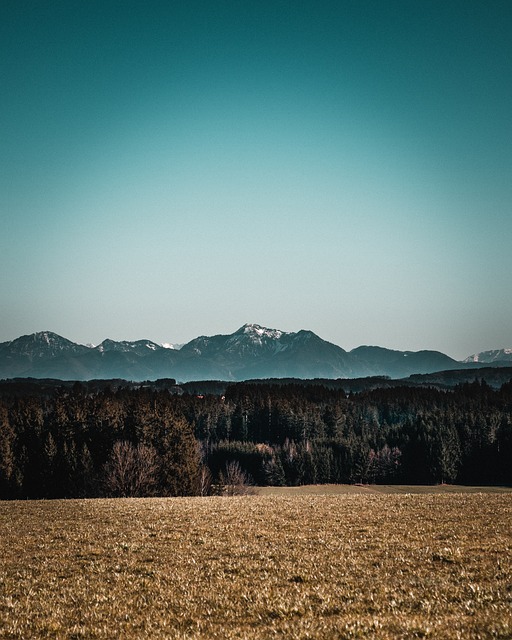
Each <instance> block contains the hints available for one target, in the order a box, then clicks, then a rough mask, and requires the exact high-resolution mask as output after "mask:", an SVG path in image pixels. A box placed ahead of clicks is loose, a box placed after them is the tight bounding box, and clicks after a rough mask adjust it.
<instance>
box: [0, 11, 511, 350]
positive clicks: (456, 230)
mask: <svg viewBox="0 0 512 640" xmlns="http://www.w3.org/2000/svg"><path fill="white" fill-rule="evenodd" d="M511 33H512V2H510V1H508V0H506V1H505V0H504V1H501V2H496V1H494V2H493V1H492V0H486V1H482V2H479V1H475V0H471V1H468V0H461V1H460V2H459V1H450V0H444V1H438V2H437V1H436V2H434V1H428V0H423V1H416V0H407V1H397V0H386V1H377V0H374V1H371V2H370V1H365V0H354V1H343V0H339V1H337V2H324V1H321V0H316V1H313V0H312V1H311V2H308V1H303V2H302V1H300V0H295V1H289V2H284V1H279V0H276V1H273V2H266V1H259V2H244V1H243V0H239V1H238V2H235V1H233V2H224V1H218V2H216V1H214V0H210V1H208V2H206V1H203V2H196V1H194V0H187V1H186V2H185V1H183V2H172V1H167V2H151V0H149V1H148V0H146V1H144V2H143V1H140V2H133V1H130V0H119V1H118V2H114V1H110V0H101V1H99V0H98V1H95V0H87V2H84V1H75V0H62V1H57V0H56V1H53V0H46V1H44V0H39V1H32V2H29V1H24V0H3V1H2V2H1V3H0V65H1V66H0V86H1V87H2V91H1V99H0V215H1V233H0V269H1V279H0V309H1V311H0V341H3V340H10V339H13V338H16V337H17V336H19V335H21V334H25V333H32V332H34V331H42V330H52V331H55V332H57V333H59V334H61V335H63V336H65V337H67V338H69V339H71V340H74V341H77V342H93V343H97V342H99V341H101V340H102V339H104V338H106V337H110V338H113V339H138V338H150V339H152V340H155V341H157V342H185V341H188V340H190V339H191V338H193V337H196V336H197V335H201V334H215V333H231V332H232V331H234V330H235V329H237V328H238V327H239V326H241V325H242V324H244V323H245V322H257V323H260V324H263V325H265V326H269V327H274V328H279V329H283V330H285V331H296V330H299V329H301V328H305V329H311V330H313V331H315V332H316V333H317V334H319V335H320V336H321V337H323V338H324V339H326V340H330V341H332V342H335V343H336V344H339V345H340V346H342V347H344V348H346V349H351V348H353V347H355V346H358V345H360V344H378V345H380V346H385V347H389V348H398V349H412V350H418V349H438V350H440V351H443V352H445V353H447V354H449V355H451V356H452V357H456V358H462V357H465V356H467V355H469V354H471V353H473V352H475V351H481V350H484V349H491V348H501V347H511V346H512V335H511V334H512V287H511V284H510V278H511V275H512V250H511V241H512V206H511V204H512V37H511Z"/></svg>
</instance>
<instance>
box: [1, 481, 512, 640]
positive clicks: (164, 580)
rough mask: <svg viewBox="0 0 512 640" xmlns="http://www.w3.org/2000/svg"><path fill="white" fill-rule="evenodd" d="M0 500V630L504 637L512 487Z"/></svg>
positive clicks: (19, 634)
mask: <svg viewBox="0 0 512 640" xmlns="http://www.w3.org/2000/svg"><path fill="white" fill-rule="evenodd" d="M321 493H322V492H321V491H318V490H317V491H316V493H315V491H313V490H310V491H309V493H308V492H307V491H304V492H302V493H301V494H298V495H255V496H244V497H232V498H226V497H208V498H166V499H164V498H150V499H142V498H141V499H135V498H132V499H97V500H67V501H60V500H55V501H12V502H0V550H1V554H0V637H2V638H142V637H148V638H176V639H178V640H179V639H185V638H222V639H230V638H265V639H266V638H273V637H277V638H279V637H281V638H290V639H299V638H301V639H302V638H304V639H305V638H340V639H341V638H383V639H387V638H389V639H390V638H435V639H436V640H437V639H443V638H461V639H462V638H464V639H468V638H502V639H505V638H508V639H509V638H511V637H512V571H511V569H512V566H511V564H512V553H511V552H512V536H511V522H512V494H511V493H507V492H499V491H495V492H493V493H480V492H472V491H466V492H464V493H462V492H454V491H448V490H447V491H437V492H434V493H430V492H424V493H417V494H415V493H412V492H409V491H407V490H406V489H404V491H403V492H401V493H399V492H396V493H389V492H369V491H367V490H365V488H364V487H355V488H354V489H353V490H351V491H349V492H345V493H342V494H340V493H339V492H338V493H336V492H335V491H334V490H331V491H329V490H328V489H327V490H326V491H324V493H323V495H321Z"/></svg>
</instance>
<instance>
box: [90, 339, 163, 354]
mask: <svg viewBox="0 0 512 640" xmlns="http://www.w3.org/2000/svg"><path fill="white" fill-rule="evenodd" d="M94 348H95V349H96V351H99V352H100V353H105V352H106V351H119V352H121V353H134V354H136V355H138V356H141V357H144V356H147V355H149V354H150V353H152V352H153V351H158V350H160V349H163V348H164V347H163V346H162V345H160V344H157V343H156V342H152V341H151V340H136V341H135V342H127V341H126V340H123V341H122V342H116V341H115V340H110V339H108V338H107V339H106V340H103V342H102V343H101V344H99V345H98V346H97V347H94Z"/></svg>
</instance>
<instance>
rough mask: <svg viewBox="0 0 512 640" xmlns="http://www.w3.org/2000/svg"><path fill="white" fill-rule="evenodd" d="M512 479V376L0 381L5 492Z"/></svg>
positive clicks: (150, 491) (152, 491)
mask: <svg viewBox="0 0 512 640" xmlns="http://www.w3.org/2000/svg"><path fill="white" fill-rule="evenodd" d="M443 482H449V483H453V482H457V483H464V484H511V483H512V381H511V382H508V383H506V384H504V385H502V386H501V388H499V389H493V388H491V387H489V386H488V385H487V384H486V383H484V382H474V383H469V384H463V385H459V386H457V387H455V388H454V389H452V390H448V391H447V390H439V389H436V388H422V387H411V386H403V387H394V388H378V389H373V390H367V391H363V392H360V393H350V394H348V395H347V394H346V393H345V392H344V391H343V390H342V389H336V388H334V389H333V388H327V387H326V386H323V385H321V384H311V383H309V384H307V385H303V384H299V383H286V384H282V385H279V384H275V383H274V384H265V383H264V382H260V383H250V384H249V383H239V384H233V385H230V386H228V387H227V389H226V390H225V393H224V395H216V394H206V395H202V394H197V393H184V394H182V395H179V394H178V393H176V392H175V391H173V392H170V391H169V389H166V388H164V387H161V388H159V387H158V386H157V387H156V388H144V387H141V388H133V385H129V384H126V386H123V385H122V384H119V385H118V386H117V388H112V387H110V386H108V385H102V386H99V387H94V386H91V385H88V384H87V383H84V384H82V383H76V384H74V385H73V386H69V385H67V386H59V385H58V384H54V385H50V386H48V385H45V386H44V387H43V386H41V387H37V385H35V386H34V388H33V389H31V391H30V392H27V390H26V388H25V389H24V391H23V393H21V392H19V391H17V387H16V385H7V386H6V385H3V386H1V388H0V497H1V498H4V499H10V498H63V497H94V496H143V495H163V496H178V495H206V494H209V493H212V492H215V491H217V492H218V491H222V490H224V491H227V492H229V491H230V489H231V490H232V489H233V487H237V486H239V487H246V486H247V485H248V484H249V483H254V484H262V485H264V484H273V485H300V484H310V483H407V484H409V483H410V484H424V483H426V484H432V483H443Z"/></svg>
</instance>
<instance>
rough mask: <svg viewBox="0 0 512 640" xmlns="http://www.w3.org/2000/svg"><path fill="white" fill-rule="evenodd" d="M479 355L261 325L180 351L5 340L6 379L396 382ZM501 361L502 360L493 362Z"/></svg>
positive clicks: (43, 335)
mask: <svg viewBox="0 0 512 640" xmlns="http://www.w3.org/2000/svg"><path fill="white" fill-rule="evenodd" d="M177 347H181V348H177ZM510 351H512V350H506V349H505V350H502V352H503V354H504V355H510V353H509V352H510ZM489 353H491V352H489ZM492 353H495V352H492ZM481 355H482V354H478V357H480V356H481ZM476 357H477V356H474V357H473V359H469V358H468V359H467V362H466V363H460V362H457V361H456V360H453V359H452V358H449V357H448V356H447V355H445V354H443V353H439V352H438V351H416V352H415V351H395V350H391V349H384V348H382V347H372V346H362V347H357V348H356V349H353V350H352V351H350V352H347V351H345V350H344V349H342V348H341V347H339V346H337V345H335V344H332V343H331V342H327V341H326V340H323V339H322V338H320V337H319V336H317V335H316V334H315V333H313V332H312V331H306V330H301V331H298V332H296V333H293V332H285V331H279V330H277V329H268V328H266V327H262V326H260V325H258V324H245V325H244V326H243V327H240V329H238V330H237V331H235V332H234V333H231V334H227V335H215V336H200V337H198V338H195V339H193V340H191V341H190V342H188V343H187V344H185V345H183V346H182V345H176V347H174V348H173V345H170V344H166V345H161V344H157V343H156V342H153V341H151V340H136V341H133V342H129V341H115V340H110V339H106V340H104V341H103V342H102V343H101V344H99V345H97V346H92V345H79V344H76V343H74V342H71V341H70V340H67V339H66V338H62V337H61V336H59V335H57V334H55V333H52V332H50V331H43V332H40V333H34V334H32V335H28V336H21V337H20V338H17V339H16V340H12V341H10V342H4V343H1V344H0V378H14V377H33V378H57V379H61V380H92V379H110V378H122V379H126V380H134V381H137V380H139V381H140V380H157V379H160V378H175V379H177V380H180V381H182V382H186V381H191V380H227V381H230V380H231V381H237V380H249V379H255V378H302V379H304V378H325V379H335V378H360V377H367V376H388V377H390V378H395V379H396V378H404V377H407V376H409V375H413V374H430V373H435V372H438V371H449V370H454V369H464V368H468V369H469V368H475V367H481V366H484V364H483V363H485V364H487V365H488V361H487V360H483V359H482V360H481V361H480V360H475V359H474V358H476ZM500 360H503V357H501V358H500ZM509 361H510V358H509ZM493 362H494V361H493ZM497 364H498V362H497V361H496V365H494V366H497Z"/></svg>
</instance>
